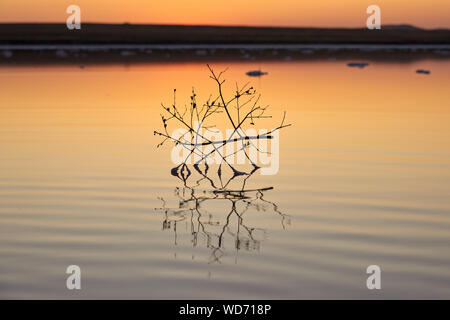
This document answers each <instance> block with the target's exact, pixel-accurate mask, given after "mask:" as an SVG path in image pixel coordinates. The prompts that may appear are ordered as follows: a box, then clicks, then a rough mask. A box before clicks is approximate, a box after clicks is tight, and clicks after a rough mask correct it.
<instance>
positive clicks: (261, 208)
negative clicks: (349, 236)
mask: <svg viewBox="0 0 450 320" xmlns="http://www.w3.org/2000/svg"><path fill="white" fill-rule="evenodd" d="M210 168H211V167H209V166H208V165H202V166H199V165H194V166H192V167H191V169H189V166H188V165H181V166H179V167H177V168H174V169H173V170H172V175H174V176H175V177H177V178H179V179H180V180H181V181H182V182H183V186H182V187H176V188H175V192H174V196H175V200H177V202H178V205H176V206H174V207H170V206H168V205H167V203H168V201H166V199H164V198H162V197H159V198H158V199H160V200H161V202H162V206H161V207H159V208H155V210H156V211H158V212H161V213H163V219H164V220H163V222H162V229H163V230H171V231H172V232H173V233H174V245H178V242H177V240H178V232H179V230H177V225H178V224H180V223H181V222H184V223H186V222H187V225H188V232H190V237H191V243H192V246H193V247H197V246H200V245H204V246H206V247H207V248H208V249H210V250H211V256H210V259H209V263H220V262H221V258H222V257H223V256H225V255H226V254H227V253H226V251H227V249H226V247H227V245H226V243H229V242H230V241H231V243H234V250H235V252H236V257H237V252H238V251H239V250H246V251H253V250H256V251H259V249H260V245H261V242H262V241H263V240H265V239H266V236H267V230H266V229H264V228H257V227H253V226H251V225H249V224H248V222H247V221H246V218H247V220H248V216H249V215H251V214H255V213H260V212H269V213H273V214H275V215H277V216H279V218H280V223H281V226H282V228H283V229H286V228H287V227H288V226H289V225H290V223H291V222H290V217H289V215H287V214H284V213H282V212H281V211H280V209H279V208H278V205H277V204H276V203H275V202H272V201H270V200H268V199H266V197H265V196H266V194H267V193H269V192H270V191H271V190H273V187H261V188H251V189H250V188H246V184H247V183H248V181H249V179H251V177H252V176H253V174H254V173H256V172H257V171H258V170H259V168H253V170H252V171H250V172H249V173H247V174H245V175H242V174H236V172H234V174H233V175H231V177H230V178H224V173H223V172H222V169H221V167H220V166H219V168H218V170H217V171H216V172H215V173H211V172H213V171H212V170H210ZM214 171H215V170H214ZM232 184H233V185H235V184H236V185H237V186H238V187H234V188H231V187H230V186H231V185H232ZM203 185H207V186H208V189H204V188H203V187H202V186H203ZM171 200H173V199H171ZM206 207H208V209H207V208H206ZM211 208H212V211H211V210H210V209H211ZM189 228H190V230H189Z"/></svg>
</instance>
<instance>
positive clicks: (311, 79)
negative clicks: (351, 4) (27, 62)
mask: <svg viewBox="0 0 450 320" xmlns="http://www.w3.org/2000/svg"><path fill="white" fill-rule="evenodd" d="M260 66H261V68H262V69H263V70H265V71H267V72H269V74H268V75H267V76H264V77H262V78H259V79H258V78H257V79H255V78H248V77H247V76H246V75H245V72H247V71H249V70H252V69H257V68H259V67H260ZM214 67H215V68H216V69H217V70H220V69H224V68H226V67H229V70H228V71H227V73H226V77H227V79H229V83H228V82H227V83H228V87H227V88H228V89H230V90H232V89H233V88H234V81H238V82H240V83H244V82H247V81H249V80H250V81H252V84H253V85H254V86H255V88H257V89H258V90H259V91H260V92H261V93H262V100H263V103H267V104H270V105H271V108H272V111H271V113H272V114H273V115H274V116H275V117H276V118H277V119H278V118H279V116H280V115H281V113H282V111H283V110H286V111H287V114H288V120H289V122H291V123H293V126H292V127H290V128H286V129H284V130H283V131H282V133H281V138H280V142H281V155H280V170H279V173H278V174H277V175H275V176H261V175H259V174H255V175H254V176H252V177H251V178H250V179H249V180H248V182H247V183H248V185H247V187H248V188H263V187H273V189H272V190H267V191H264V192H263V193H256V192H255V193H252V194H251V195H250V196H249V198H247V199H242V200H239V201H236V203H235V204H234V205H235V208H234V209H235V212H233V201H231V200H230V199H223V197H219V198H218V199H213V200H211V199H207V200H205V201H203V202H202V204H201V206H200V208H196V206H195V205H194V206H193V205H192V203H194V202H195V201H194V202H193V201H189V199H191V200H192V194H190V193H189V192H190V191H191V190H189V189H187V190H186V189H183V188H182V187H183V185H182V183H181V182H180V180H178V179H176V178H175V177H173V176H171V175H170V169H171V167H173V165H172V164H171V162H170V149H169V148H159V149H156V144H157V143H158V142H159V141H160V139H158V137H155V136H154V135H153V130H155V129H156V128H160V116H159V114H160V103H161V102H164V103H166V104H170V103H171V101H172V92H173V89H174V88H177V92H178V99H179V101H180V103H182V102H184V101H186V103H188V102H189V95H190V91H191V89H192V87H193V86H195V88H196V89H197V91H198V98H199V100H205V99H206V98H207V97H208V95H209V93H210V92H213V91H214V90H215V87H214V84H213V83H212V81H211V80H210V79H208V72H207V69H206V67H205V65H204V64H203V63H169V64H147V65H146V64H143V65H131V66H122V65H115V66H94V65H92V66H89V65H88V66H86V67H85V68H83V69H82V68H79V67H78V66H36V67H32V66H28V67H6V66H2V67H0V87H1V89H0V90H1V93H0V230H1V232H0V298H33V299H34V298H153V299H159V298H192V299H196V298H236V299H239V298H253V299H259V298H272V299H276V298H288V299H300V298H332V299H333V298H368V299H371V298H447V299H449V298H450V285H449V284H450V249H449V245H450V231H449V230H450V90H448V88H449V84H450V62H448V61H442V62H438V61H422V62H415V63H412V64H395V63H382V62H378V63H371V64H370V65H369V66H368V67H367V68H365V69H355V68H349V67H347V66H346V62H343V61H334V62H332V61H323V62H271V63H251V62H245V63H233V62H226V63H216V64H214ZM419 68H422V69H430V70H431V71H432V72H431V74H430V75H428V76H427V75H419V74H416V73H415V70H416V69H419ZM241 182H242V179H241ZM237 183H239V181H237ZM203 191H206V192H204V193H203ZM209 191H210V190H208V185H206V184H202V185H201V186H200V187H198V188H197V189H196V192H197V193H198V195H197V196H205V197H210V196H211V193H210V192H209ZM244 200H245V201H244ZM180 204H181V208H180ZM162 207H164V208H162ZM161 208H162V209H161ZM172 209H173V210H172ZM197 209H198V210H197ZM236 213H239V215H238V214H236ZM221 234H222V236H220V235H221ZM219 241H220V244H219ZM71 264H76V265H79V266H80V267H81V270H82V290H80V291H76V292H74V291H69V290H67V289H66V287H65V282H66V277H67V275H66V273H65V270H66V268H67V266H68V265H71ZM372 264H376V265H379V266H380V267H381V270H382V289H381V290H378V291H377V290H368V289H367V288H366V278H367V275H366V268H367V266H369V265H372Z"/></svg>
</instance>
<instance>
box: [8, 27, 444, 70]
mask: <svg viewBox="0 0 450 320" xmlns="http://www.w3.org/2000/svg"><path fill="white" fill-rule="evenodd" d="M449 58H450V30H423V29H418V28H414V27H408V26H390V27H389V26H388V27H385V28H384V29H381V30H367V29H314V28H266V27H263V28H262V27H214V26H161V25H127V24H124V25H103V24H84V25H82V28H81V30H68V29H67V28H66V26H65V25H64V24H0V64H1V65H4V64H40V63H43V64H48V63H51V64H72V63H75V64H80V65H82V64H89V63H140V62H142V63H148V62H160V61H220V60H232V61H291V60H324V59H325V60H327V59H328V60H333V59H358V60H383V61H395V62H409V61H415V60H422V59H449Z"/></svg>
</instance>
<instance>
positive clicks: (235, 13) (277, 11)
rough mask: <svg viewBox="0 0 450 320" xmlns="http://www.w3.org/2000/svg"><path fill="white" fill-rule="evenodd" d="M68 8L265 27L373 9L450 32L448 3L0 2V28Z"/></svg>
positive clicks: (319, 21) (58, 18)
mask: <svg viewBox="0 0 450 320" xmlns="http://www.w3.org/2000/svg"><path fill="white" fill-rule="evenodd" d="M70 4H77V5H79V6H80V7H81V10H82V11H81V13H82V22H83V21H85V22H111V23H123V22H129V23H167V24H214V25H269V26H315V27H318V26H326V27H334V26H340V27H360V26H365V20H366V17H367V15H366V8H367V6H369V5H371V4H377V5H378V6H380V8H381V19H382V20H381V23H382V25H383V24H413V25H416V26H419V27H424V28H438V27H446V28H450V1H449V0H367V1H366V0H340V1H336V0H321V1H311V0H310V1H302V0H227V1H213V0H190V1H186V0H39V1H34V0H1V1H0V22H65V20H66V17H67V14H66V8H67V6H68V5H70Z"/></svg>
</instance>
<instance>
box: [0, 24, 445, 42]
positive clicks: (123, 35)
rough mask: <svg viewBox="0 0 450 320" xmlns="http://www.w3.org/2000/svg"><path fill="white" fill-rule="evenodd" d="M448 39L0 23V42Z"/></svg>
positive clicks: (421, 34)
mask: <svg viewBox="0 0 450 320" xmlns="http://www.w3.org/2000/svg"><path fill="white" fill-rule="evenodd" d="M318 43H319V44H450V30H446V29H437V30H425V29H420V28H415V27H412V26H384V27H383V26H382V29H381V30H368V29H365V28H360V29H345V28H284V27H235V26H223V27H221V26H183V25H131V24H92V23H87V24H82V25H81V30H68V29H67V27H66V25H65V24H39V23H29V24H19V23H17V24H14V23H12V24H11V23H10V24H0V44H2V45H6V44H9V45H14V44H16V45H18V44H35V45H38V44H84V45H88V44H96V45H99V44H140V45H145V44H147V45H148V44H154V45H156V44H178V45H181V44H184V45H188V44H318Z"/></svg>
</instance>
